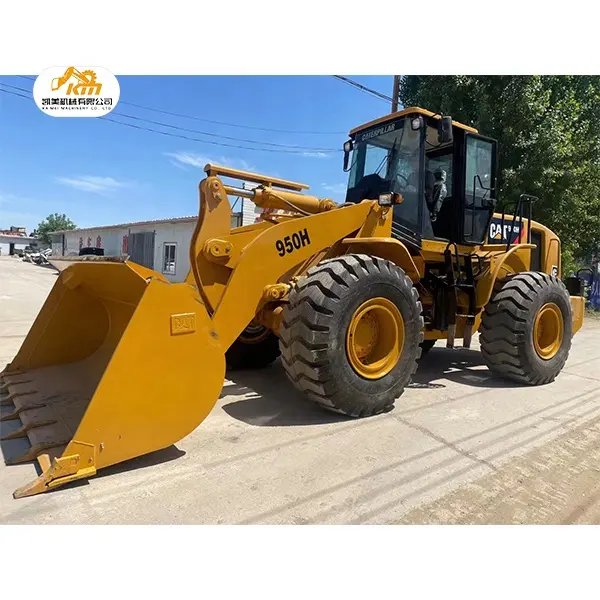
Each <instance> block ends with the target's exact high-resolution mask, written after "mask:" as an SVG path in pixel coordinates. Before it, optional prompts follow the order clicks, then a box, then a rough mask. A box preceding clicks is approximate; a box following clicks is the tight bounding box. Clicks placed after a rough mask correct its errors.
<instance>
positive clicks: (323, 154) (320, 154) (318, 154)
mask: <svg viewBox="0 0 600 600" xmlns="http://www.w3.org/2000/svg"><path fill="white" fill-rule="evenodd" d="M302 156H310V157H312V158H329V154H327V153H326V152H303V153H302Z"/></svg>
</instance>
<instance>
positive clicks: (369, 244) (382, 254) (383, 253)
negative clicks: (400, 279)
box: [341, 237, 425, 283]
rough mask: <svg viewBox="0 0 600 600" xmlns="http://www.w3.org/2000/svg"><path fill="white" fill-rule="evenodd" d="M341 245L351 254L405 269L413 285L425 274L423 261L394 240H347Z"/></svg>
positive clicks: (365, 238)
mask: <svg viewBox="0 0 600 600" xmlns="http://www.w3.org/2000/svg"><path fill="white" fill-rule="evenodd" d="M341 244H342V245H343V246H347V247H348V248H349V249H350V251H351V252H356V253H361V252H362V253H365V254H372V255H374V256H378V257H379V258H383V259H385V260H389V261H391V262H393V263H395V264H397V265H398V266H399V267H401V268H402V269H404V271H405V273H406V274H407V275H408V276H409V277H410V278H411V280H412V282H413V283H416V282H417V281H419V280H420V279H421V278H422V277H423V275H424V274H425V266H424V262H423V259H422V258H420V257H415V258H416V259H417V262H415V260H414V258H413V257H412V256H411V255H410V252H409V251H408V248H407V247H406V246H405V245H404V244H403V243H402V242H399V241H398V240H395V239H394V238H375V237H363V238H345V239H344V240H342V242H341Z"/></svg>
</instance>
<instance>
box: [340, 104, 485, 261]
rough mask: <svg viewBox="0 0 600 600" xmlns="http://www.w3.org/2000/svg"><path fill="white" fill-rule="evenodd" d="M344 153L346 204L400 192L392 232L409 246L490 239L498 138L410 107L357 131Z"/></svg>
mask: <svg viewBox="0 0 600 600" xmlns="http://www.w3.org/2000/svg"><path fill="white" fill-rule="evenodd" d="M344 153H345V155H344V170H345V171H349V172H350V174H349V178H348V189H347V192H346V202H352V203H357V202H361V201H362V200H378V199H379V198H380V196H384V197H385V196H386V195H387V194H390V193H391V194H399V195H401V196H402V202H401V203H400V204H395V205H394V209H393V210H394V217H393V223H392V235H393V237H395V238H396V239H399V240H401V241H403V242H404V243H405V244H406V245H407V246H408V247H409V249H411V248H412V249H413V250H415V251H418V250H419V249H420V248H421V242H422V240H423V239H429V240H440V241H446V242H456V243H459V244H481V243H483V241H484V240H485V237H486V234H487V231H488V228H489V223H490V219H491V217H492V214H493V212H494V207H495V203H496V200H495V198H496V197H495V189H494V188H495V180H496V142H495V141H494V140H491V139H489V138H485V137H483V136H480V135H478V133H477V130H475V129H473V128H471V127H468V126H466V125H462V124H460V123H457V122H455V121H452V119H451V118H450V117H442V116H441V115H439V114H435V113H432V112H429V111H426V110H423V109H420V108H407V109H405V110H402V111H400V112H396V113H393V114H391V115H388V116H386V117H384V118H382V119H378V120H376V121H372V122H370V123H367V124H366V125H363V126H361V127H359V128H357V129H354V130H353V131H351V132H350V140H349V141H348V142H346V144H344ZM350 156H351V157H352V160H351V162H350ZM349 163H350V166H348V165H349Z"/></svg>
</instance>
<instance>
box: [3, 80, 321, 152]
mask: <svg viewBox="0 0 600 600" xmlns="http://www.w3.org/2000/svg"><path fill="white" fill-rule="evenodd" d="M1 91H4V90H0V92H1ZM98 118H99V119H104V120H105V121H111V122H112V123H117V124H118V125H124V126H125V127H131V128H133V129H140V130H142V131H149V132H152V133H160V134H161V135H167V136H169V137H176V138H181V139H182V140H190V141H193V142H200V143H202V144H211V145H213V146H225V147H227V148H238V149H242V150H256V151H258V152H275V153H284V154H304V155H307V154H308V155H310V154H311V153H310V152H307V151H306V150H285V149H281V150H276V149H275V148H252V147H250V146H240V145H238V144H224V143H220V142H212V141H210V140H200V139H198V138H193V137H190V136H188V135H182V134H179V133H169V132H168V131H159V130H158V129H152V128H151V127H142V126H141V125H134V124H133V123H125V122H124V121H117V120H115V119H111V118H110V117H98ZM321 154H324V153H321Z"/></svg>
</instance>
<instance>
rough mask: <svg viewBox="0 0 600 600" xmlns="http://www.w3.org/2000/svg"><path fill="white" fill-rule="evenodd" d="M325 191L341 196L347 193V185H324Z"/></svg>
mask: <svg viewBox="0 0 600 600" xmlns="http://www.w3.org/2000/svg"><path fill="white" fill-rule="evenodd" d="M322 186H323V189H324V190H326V191H328V192H331V193H332V194H335V195H338V196H339V195H340V194H343V193H345V192H346V184H345V183H323V184H322Z"/></svg>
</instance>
